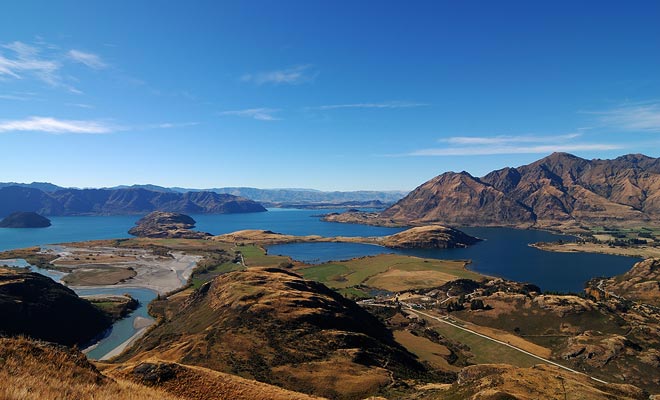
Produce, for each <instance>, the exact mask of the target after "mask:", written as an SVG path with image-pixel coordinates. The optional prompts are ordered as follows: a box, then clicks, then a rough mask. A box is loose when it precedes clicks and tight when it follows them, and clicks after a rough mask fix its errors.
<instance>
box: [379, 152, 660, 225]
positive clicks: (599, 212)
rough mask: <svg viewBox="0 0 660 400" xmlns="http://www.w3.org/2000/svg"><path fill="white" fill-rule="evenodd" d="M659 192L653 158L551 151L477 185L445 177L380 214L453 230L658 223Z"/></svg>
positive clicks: (659, 173) (659, 164) (659, 174)
mask: <svg viewBox="0 0 660 400" xmlns="http://www.w3.org/2000/svg"><path fill="white" fill-rule="evenodd" d="M640 171H642V172H644V173H640ZM658 187H660V161H659V159H657V158H652V157H648V156H645V155H642V154H629V155H625V156H621V157H618V158H616V159H614V160H585V159H583V158H580V157H577V156H575V155H572V154H569V153H563V152H557V153H552V154H550V155H549V156H547V157H544V158H542V159H540V160H538V161H535V162H533V163H531V164H528V165H523V166H520V167H517V168H511V167H507V168H502V169H500V170H496V171H492V172H490V173H489V174H487V175H485V176H484V177H482V178H474V177H472V176H471V175H470V174H467V173H464V172H461V173H454V172H446V173H443V174H441V175H438V176H436V177H435V178H433V179H431V180H429V181H427V182H426V183H424V184H422V185H420V186H419V187H418V188H416V189H415V190H414V191H412V192H411V193H410V194H408V196H406V197H405V198H403V199H402V200H400V201H399V202H397V203H396V204H394V205H393V206H392V207H390V208H388V209H387V210H385V211H384V212H383V213H381V215H382V217H384V218H388V219H391V220H394V221H398V222H400V223H439V224H455V225H500V226H521V227H529V226H536V227H550V226H553V227H554V226H557V225H558V224H563V225H566V224H572V225H579V224H603V223H608V224H615V225H616V224H619V225H625V224H649V223H653V221H658V220H660V191H659V190H657V188H658ZM656 223H657V222H656Z"/></svg>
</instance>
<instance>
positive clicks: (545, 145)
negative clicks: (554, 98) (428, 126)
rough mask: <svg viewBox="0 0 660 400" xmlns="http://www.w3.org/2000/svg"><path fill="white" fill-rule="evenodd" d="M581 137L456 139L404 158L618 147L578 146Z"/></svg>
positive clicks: (474, 137)
mask: <svg viewBox="0 0 660 400" xmlns="http://www.w3.org/2000/svg"><path fill="white" fill-rule="evenodd" d="M581 136H582V134H581V133H569V134H563V135H500V136H453V137H449V138H443V139H440V140H439V141H440V142H442V143H446V146H444V147H432V148H427V149H421V150H416V151H413V152H410V153H407V154H404V155H405V156H477V155H494V154H545V153H552V152H557V151H559V152H572V151H607V150H617V149H621V148H623V146H621V145H618V144H610V143H584V142H575V139H578V138H580V137H581Z"/></svg>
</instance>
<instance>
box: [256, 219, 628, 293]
mask: <svg viewBox="0 0 660 400" xmlns="http://www.w3.org/2000/svg"><path fill="white" fill-rule="evenodd" d="M461 230H463V231H464V232H466V233H468V234H470V235H472V236H476V237H479V238H482V239H484V241H482V242H479V243H478V244H476V245H474V246H471V247H468V248H465V249H444V250H440V249H438V250H392V249H387V248H382V247H380V248H379V247H375V246H369V245H355V244H352V243H346V244H344V243H296V244H285V245H277V246H271V247H269V248H268V252H269V253H270V254H279V255H286V256H290V257H292V258H293V259H296V260H300V261H305V262H313V263H318V262H325V261H329V260H344V259H348V258H353V257H358V256H363V255H364V256H366V255H375V254H379V253H397V254H407V255H414V256H419V257H426V258H438V259H449V260H471V261H472V263H471V264H470V266H469V268H470V269H472V270H474V271H477V272H480V273H483V274H486V275H491V276H499V277H502V278H506V279H512V280H515V281H521V282H531V283H534V284H536V285H539V286H540V287H541V289H543V290H551V291H561V292H579V291H582V289H583V288H584V283H585V282H586V281H587V280H589V279H591V278H594V277H598V276H612V275H618V274H622V273H624V272H626V271H627V270H629V269H630V267H631V266H632V265H633V264H634V263H635V262H636V261H638V259H635V258H631V257H621V256H611V255H605V254H589V253H553V252H546V251H541V250H537V249H535V248H533V247H529V244H530V243H535V242H551V241H556V240H559V239H562V240H571V239H572V238H571V237H570V236H565V235H556V234H553V233H549V232H543V231H533V230H522V229H510V228H461Z"/></svg>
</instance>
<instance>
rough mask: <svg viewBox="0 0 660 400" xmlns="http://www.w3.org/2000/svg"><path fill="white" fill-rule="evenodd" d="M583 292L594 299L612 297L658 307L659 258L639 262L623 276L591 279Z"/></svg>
mask: <svg viewBox="0 0 660 400" xmlns="http://www.w3.org/2000/svg"><path fill="white" fill-rule="evenodd" d="M585 290H587V293H589V295H591V296H592V297H594V298H596V299H607V298H611V297H614V298H620V299H626V300H632V301H637V302H641V303H645V304H650V305H652V306H655V307H660V258H649V259H646V260H644V261H640V262H638V263H636V264H635V265H633V267H632V268H631V269H630V270H629V271H628V272H626V273H625V274H623V275H619V276H615V277H613V278H608V279H598V278H596V279H593V280H591V281H590V282H589V283H588V285H587V289H585Z"/></svg>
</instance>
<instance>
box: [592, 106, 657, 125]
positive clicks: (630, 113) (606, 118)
mask: <svg viewBox="0 0 660 400" xmlns="http://www.w3.org/2000/svg"><path fill="white" fill-rule="evenodd" d="M588 114H595V115H598V116H599V120H600V122H601V123H602V124H603V125H606V126H608V127H611V128H614V129H620V130H622V131H627V132H660V103H637V104H632V105H626V106H621V107H617V108H613V109H611V110H606V111H597V112H589V113H588Z"/></svg>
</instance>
